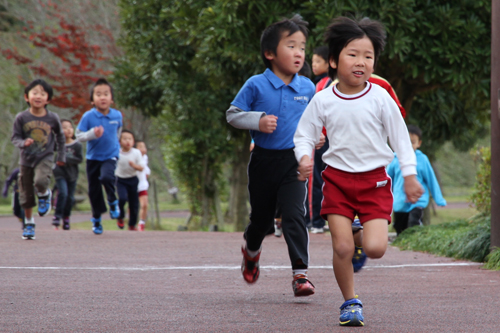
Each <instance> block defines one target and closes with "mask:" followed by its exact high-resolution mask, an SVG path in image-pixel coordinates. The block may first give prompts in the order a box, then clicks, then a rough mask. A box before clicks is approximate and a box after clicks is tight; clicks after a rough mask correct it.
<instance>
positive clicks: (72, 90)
mask: <svg viewBox="0 0 500 333" xmlns="http://www.w3.org/2000/svg"><path fill="white" fill-rule="evenodd" d="M47 7H48V9H49V11H48V14H47V15H48V16H49V17H50V19H49V20H48V21H49V22H50V21H53V20H56V21H57V26H45V27H43V28H42V29H40V28H37V27H35V26H34V25H33V22H30V21H24V29H23V31H21V32H19V36H20V37H21V38H23V39H25V40H27V41H29V42H30V43H31V44H32V45H33V46H34V47H35V48H39V49H44V50H46V51H47V52H49V53H50V55H51V58H52V60H51V61H50V62H42V61H39V60H36V59H33V58H31V57H29V56H25V55H23V54H22V53H21V52H20V51H19V50H17V48H6V49H3V48H0V50H1V52H2V54H3V55H4V56H5V57H6V58H7V59H11V60H13V61H14V62H15V64H16V65H27V66H28V68H29V69H30V70H31V71H32V72H33V73H34V74H35V76H37V77H42V78H44V79H46V80H47V81H49V82H51V85H52V86H53V88H54V91H55V95H54V98H53V99H52V100H51V104H52V105H54V106H56V107H60V108H74V109H77V110H78V111H79V112H78V114H77V115H76V118H78V119H79V117H80V116H81V115H82V114H83V112H84V111H86V110H88V109H89V108H90V102H89V98H88V89H89V86H90V85H91V84H92V83H93V82H95V81H96V80H97V78H99V77H102V76H106V75H109V74H111V71H110V70H109V69H108V70H106V69H104V65H103V64H105V63H106V62H109V57H107V56H106V55H105V54H104V52H103V50H102V47H101V46H100V45H97V44H92V43H90V42H89V38H88V32H87V30H86V29H85V28H83V27H82V26H79V25H77V24H74V23H71V22H69V20H68V19H67V18H66V17H65V16H64V15H63V14H61V13H60V12H59V11H60V8H59V6H58V5H57V4H55V3H51V2H49V4H48V5H47ZM94 29H95V30H98V31H99V33H100V34H102V35H104V36H107V37H108V38H109V42H110V43H111V44H114V41H113V36H112V34H111V33H110V32H109V31H108V30H107V29H105V28H104V27H103V26H99V25H96V26H94ZM20 81H21V84H23V85H25V84H26V82H25V80H24V79H23V78H20Z"/></svg>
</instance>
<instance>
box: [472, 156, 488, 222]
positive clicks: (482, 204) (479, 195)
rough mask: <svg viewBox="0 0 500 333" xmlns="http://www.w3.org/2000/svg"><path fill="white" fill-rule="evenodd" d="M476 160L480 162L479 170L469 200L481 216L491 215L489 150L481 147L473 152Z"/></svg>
mask: <svg viewBox="0 0 500 333" xmlns="http://www.w3.org/2000/svg"><path fill="white" fill-rule="evenodd" d="M474 155H475V156H476V159H479V160H480V164H479V170H478V172H477V175H476V183H475V184H474V192H473V193H472V195H471V197H470V198H469V200H470V201H471V202H472V203H473V204H474V205H475V206H476V209H477V210H478V211H479V212H480V213H483V214H490V213H491V149H490V148H489V147H482V148H479V149H476V150H475V152H474Z"/></svg>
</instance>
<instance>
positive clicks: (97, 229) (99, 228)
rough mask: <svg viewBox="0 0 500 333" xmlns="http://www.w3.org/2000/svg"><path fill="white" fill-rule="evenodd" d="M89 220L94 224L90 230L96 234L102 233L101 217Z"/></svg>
mask: <svg viewBox="0 0 500 333" xmlns="http://www.w3.org/2000/svg"><path fill="white" fill-rule="evenodd" d="M90 221H92V224H93V225H94V226H93V227H92V231H93V232H94V234H96V235H100V234H102V224H101V218H98V219H95V218H91V219H90Z"/></svg>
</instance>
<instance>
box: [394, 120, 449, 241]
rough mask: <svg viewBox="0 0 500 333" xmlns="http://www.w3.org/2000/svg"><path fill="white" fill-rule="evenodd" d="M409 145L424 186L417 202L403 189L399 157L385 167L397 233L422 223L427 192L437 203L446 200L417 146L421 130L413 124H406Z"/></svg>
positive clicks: (444, 204)
mask: <svg viewBox="0 0 500 333" xmlns="http://www.w3.org/2000/svg"><path fill="white" fill-rule="evenodd" d="M408 132H410V140H411V145H412V146H413V150H415V155H416V157H417V179H418V181H419V182H420V184H422V186H423V187H424V190H425V192H424V194H423V195H422V196H421V197H420V199H418V201H417V202H414V203H412V202H410V201H409V200H408V198H407V197H406V193H405V191H404V179H403V176H402V174H401V169H400V168H399V159H398V157H397V156H394V159H393V160H392V162H391V164H389V166H388V167H387V173H388V174H389V176H390V177H391V178H392V192H393V194H394V206H393V207H394V224H393V226H394V229H395V230H396V233H397V234H398V235H399V234H400V233H402V232H403V231H404V230H406V229H407V228H410V227H413V226H417V225H422V217H423V216H424V209H425V207H427V205H428V204H429V193H431V194H432V197H433V198H434V200H435V201H436V203H437V204H438V206H446V200H445V199H444V198H443V195H442V194H441V188H440V187H439V183H438V181H437V179H436V175H435V174H434V170H433V169H432V165H431V162H429V159H428V158H427V156H426V155H425V154H424V153H422V152H421V151H420V150H419V149H418V148H419V147H420V146H421V145H422V131H421V130H420V128H418V127H417V126H414V125H408Z"/></svg>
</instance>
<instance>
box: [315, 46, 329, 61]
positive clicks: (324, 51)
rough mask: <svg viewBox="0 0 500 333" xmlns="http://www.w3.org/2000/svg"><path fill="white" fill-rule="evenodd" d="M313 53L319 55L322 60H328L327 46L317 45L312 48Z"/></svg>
mask: <svg viewBox="0 0 500 333" xmlns="http://www.w3.org/2000/svg"><path fill="white" fill-rule="evenodd" d="M313 54H315V55H318V56H320V57H321V58H323V60H325V61H326V62H328V46H326V45H322V46H318V47H317V48H315V49H314V50H313Z"/></svg>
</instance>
